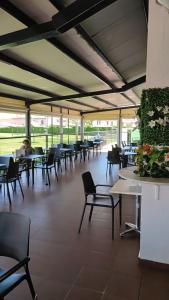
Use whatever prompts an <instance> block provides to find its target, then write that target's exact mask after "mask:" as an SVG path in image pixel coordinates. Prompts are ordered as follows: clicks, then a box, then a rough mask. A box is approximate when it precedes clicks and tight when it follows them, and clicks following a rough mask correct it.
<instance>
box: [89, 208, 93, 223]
mask: <svg viewBox="0 0 169 300" xmlns="http://www.w3.org/2000/svg"><path fill="white" fill-rule="evenodd" d="M92 213H93V205H92V206H91V209H90V214H89V222H91V218H92Z"/></svg>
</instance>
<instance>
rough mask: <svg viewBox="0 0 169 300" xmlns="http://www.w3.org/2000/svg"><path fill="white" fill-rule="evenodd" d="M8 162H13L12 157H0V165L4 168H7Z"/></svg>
mask: <svg viewBox="0 0 169 300" xmlns="http://www.w3.org/2000/svg"><path fill="white" fill-rule="evenodd" d="M10 161H13V158H12V157H6V156H0V164H4V165H6V167H7V168H8V167H9V163H10Z"/></svg>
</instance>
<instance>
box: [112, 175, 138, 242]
mask: <svg viewBox="0 0 169 300" xmlns="http://www.w3.org/2000/svg"><path fill="white" fill-rule="evenodd" d="M119 176H121V178H122V177H123V172H119ZM110 193H111V194H113V195H114V194H118V195H119V197H120V198H121V199H122V196H124V195H130V196H135V200H136V205H135V208H136V214H135V223H131V222H125V225H126V227H127V229H125V230H124V231H123V232H121V233H120V236H121V237H123V236H125V235H126V234H128V233H130V232H132V231H135V232H138V233H140V219H141V195H142V188H141V185H140V184H139V182H136V181H133V180H129V179H126V180H125V179H119V180H118V181H117V182H116V183H115V184H114V185H113V187H112V188H111V189H110ZM122 200H123V199H122Z"/></svg>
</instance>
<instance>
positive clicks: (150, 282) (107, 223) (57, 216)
mask: <svg viewBox="0 0 169 300" xmlns="http://www.w3.org/2000/svg"><path fill="white" fill-rule="evenodd" d="M84 170H91V171H92V174H93V177H94V178H95V181H96V182H97V183H101V182H102V183H103V182H104V183H113V180H116V178H117V177H116V176H113V172H112V173H111V174H110V175H109V176H108V177H107V178H106V158H105V153H102V154H101V155H98V156H95V157H91V159H90V160H89V162H88V161H87V162H85V163H79V162H77V163H76V166H75V168H72V169H68V171H67V172H66V174H64V172H63V173H62V174H60V176H59V182H58V183H57V182H56V180H55V177H54V175H52V183H51V187H48V186H45V185H44V184H43V183H42V181H41V173H40V172H39V171H38V172H39V173H37V174H36V176H35V178H36V183H35V187H34V188H33V189H32V188H29V189H27V187H26V184H24V182H23V187H24V193H25V200H24V202H23V201H22V198H21V196H20V193H19V192H18V193H17V195H15V196H14V199H13V211H15V212H19V213H23V214H26V215H29V216H30V217H31V220H32V225H31V243H30V256H31V262H30V270H31V274H32V278H33V282H34V285H35V288H36V291H37V293H38V299H39V300H151V299H152V300H168V299H169V272H168V271H162V270H156V269H152V268H148V267H143V266H141V265H140V264H139V261H138V258H137V256H138V249H139V237H138V236H136V235H130V236H128V237H125V238H123V239H120V238H119V232H120V228H119V222H118V210H117V212H116V223H115V240H114V241H112V240H111V211H110V210H109V209H103V208H98V209H95V210H94V214H93V218H92V222H91V224H90V225H89V224H88V220H87V215H88V211H87V214H86V219H85V220H84V223H83V226H82V231H81V234H80V235H79V234H78V233H77V229H78V225H79V221H80V216H81V212H82V206H83V202H84V195H83V187H82V182H81V173H82V172H83V171H84ZM0 195H1V204H0V209H1V210H8V205H7V203H8V202H7V199H5V200H4V195H3V194H0ZM134 204H135V201H134V199H132V198H130V197H126V198H125V199H124V201H123V223H124V221H127V220H130V221H132V220H133V219H134ZM4 264H7V262H4ZM6 299H8V300H20V299H22V300H29V299H31V296H30V293H29V289H28V287H27V284H26V283H23V284H22V285H20V286H19V287H18V288H16V289H15V291H14V292H12V293H11V294H10V295H9V296H8V297H6Z"/></svg>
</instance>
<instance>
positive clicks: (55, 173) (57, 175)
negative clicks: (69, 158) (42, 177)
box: [54, 164, 58, 181]
mask: <svg viewBox="0 0 169 300" xmlns="http://www.w3.org/2000/svg"><path fill="white" fill-rule="evenodd" d="M54 169H55V176H56V179H57V181H58V174H57V171H56V164H54Z"/></svg>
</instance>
